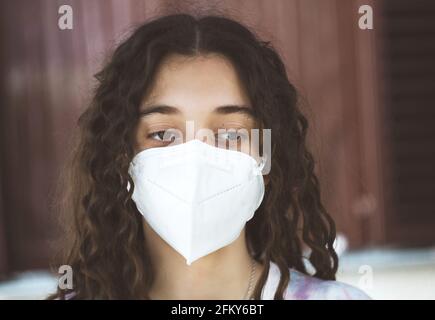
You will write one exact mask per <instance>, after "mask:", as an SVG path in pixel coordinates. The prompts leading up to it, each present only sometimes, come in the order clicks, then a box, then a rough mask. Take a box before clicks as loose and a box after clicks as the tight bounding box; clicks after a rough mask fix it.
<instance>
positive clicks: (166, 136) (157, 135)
mask: <svg viewBox="0 0 435 320" xmlns="http://www.w3.org/2000/svg"><path fill="white" fill-rule="evenodd" d="M148 138H150V139H153V140H156V141H161V142H172V141H174V140H175V138H176V136H175V134H174V133H172V132H170V131H168V130H160V131H156V132H152V133H150V134H149V135H148Z"/></svg>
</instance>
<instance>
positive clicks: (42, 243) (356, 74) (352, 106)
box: [0, 0, 435, 299]
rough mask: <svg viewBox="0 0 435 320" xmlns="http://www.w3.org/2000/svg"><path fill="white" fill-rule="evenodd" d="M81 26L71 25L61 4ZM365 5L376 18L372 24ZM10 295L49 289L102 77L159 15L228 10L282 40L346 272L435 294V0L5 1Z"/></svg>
mask: <svg viewBox="0 0 435 320" xmlns="http://www.w3.org/2000/svg"><path fill="white" fill-rule="evenodd" d="M64 4H68V5H70V6H71V7H72V9H73V29H72V30H68V29H67V30H60V29H59V27H58V20H59V18H60V16H61V14H59V13H58V10H59V7H60V6H61V5H64ZM361 5H370V6H371V7H372V8H373V27H374V28H373V29H371V30H370V29H365V30H363V29H360V28H359V27H358V20H359V18H360V16H361V15H362V14H359V13H358V9H359V7H360V6H361ZM0 6H1V10H0V16H1V17H0V299H40V298H44V297H45V296H46V295H47V294H48V293H50V292H52V291H54V289H55V287H56V285H57V283H56V278H55V274H52V273H50V272H49V266H50V261H51V258H52V256H53V249H52V241H53V240H54V239H55V238H54V235H55V234H56V230H57V228H56V223H57V221H56V212H53V210H52V203H53V192H54V187H55V185H56V181H57V179H58V176H59V173H60V172H61V170H62V164H63V162H64V160H65V157H66V156H67V154H68V152H69V147H68V146H69V141H70V139H71V134H72V132H73V129H74V128H75V125H76V121H77V119H78V116H79V114H80V113H81V112H82V111H83V109H84V108H85V106H86V103H87V101H88V99H89V97H90V94H91V89H92V88H93V86H94V84H95V82H94V80H93V74H94V73H95V72H96V71H97V70H98V69H99V67H101V65H102V63H103V60H104V58H105V57H106V56H107V54H108V53H110V51H111V50H113V49H114V47H115V46H116V44H117V43H118V42H119V41H120V39H123V38H125V37H126V36H127V35H128V33H129V32H130V31H131V30H132V29H133V28H134V27H135V26H137V25H138V24H140V23H142V22H144V21H145V20H146V19H149V18H152V17H156V16H159V15H162V14H167V13H173V12H176V11H180V10H187V11H192V9H194V10H203V11H207V10H211V12H220V13H223V14H229V15H230V16H232V17H233V18H236V19H238V20H239V21H241V22H243V23H245V24H246V25H248V26H249V27H251V28H252V29H253V30H255V31H256V32H257V33H258V34H259V35H260V36H261V37H262V38H263V39H264V40H270V41H271V42H272V43H273V45H274V46H275V47H276V48H277V50H278V51H279V53H280V54H281V55H282V57H283V59H284V61H285V64H286V67H287V70H288V76H289V79H290V80H291V81H292V82H293V83H294V84H295V85H296V86H297V87H298V88H299V90H300V92H301V95H302V96H303V97H304V102H303V106H302V107H303V109H304V111H305V113H306V115H307V116H308V118H309V120H310V121H311V122H310V123H311V128H310V130H311V132H310V137H309V139H310V146H311V149H312V150H313V152H314V153H315V156H316V158H317V160H318V161H317V170H318V174H319V176H320V180H321V185H322V194H323V199H324V202H325V204H326V207H327V209H328V210H329V211H330V213H331V215H332V216H333V217H334V219H335V220H336V223H337V228H338V231H339V237H338V240H337V250H338V251H339V253H340V258H341V260H340V261H341V263H340V268H339V272H338V280H341V281H344V282H347V283H350V284H353V285H356V286H359V287H360V288H362V289H363V290H365V291H366V292H367V293H368V294H369V295H371V296H372V297H373V298H376V299H435V102H434V101H435V1H431V0H408V1H405V0H380V1H373V0H365V1H363V0H361V1H360V0H267V1H266V0H249V1H248V0H243V1H241V0H238V1H228V0H225V1H168V0H130V1H127V0H126V1H117V0H86V1H85V0H76V1H72V0H69V1H67V0H63V1H56V0H18V1H13V0H4V1H2V2H1V4H0Z"/></svg>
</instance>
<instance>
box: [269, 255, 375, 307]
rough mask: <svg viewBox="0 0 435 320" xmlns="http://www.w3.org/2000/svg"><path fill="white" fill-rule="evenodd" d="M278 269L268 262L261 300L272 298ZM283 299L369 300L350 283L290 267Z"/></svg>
mask: <svg viewBox="0 0 435 320" xmlns="http://www.w3.org/2000/svg"><path fill="white" fill-rule="evenodd" d="M280 275H281V273H280V271H279V268H278V266H277V265H276V264H275V263H271V264H270V268H269V275H268V278H267V281H266V284H265V285H264V288H263V292H262V300H273V296H274V295H275V290H276V288H277V287H278V283H279V278H280ZM284 299H285V300H370V299H371V298H370V297H369V296H368V295H367V294H365V293H364V292H363V291H362V290H360V289H357V288H355V287H353V286H351V285H348V284H345V283H342V282H339V281H334V280H322V279H318V278H315V277H312V276H309V275H306V274H303V273H301V272H299V271H297V270H294V269H290V282H289V285H288V286H287V288H286V290H285V291H284Z"/></svg>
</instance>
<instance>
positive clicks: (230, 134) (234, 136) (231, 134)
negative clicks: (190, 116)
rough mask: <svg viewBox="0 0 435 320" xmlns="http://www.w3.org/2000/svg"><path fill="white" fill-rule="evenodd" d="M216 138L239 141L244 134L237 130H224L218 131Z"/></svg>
mask: <svg viewBox="0 0 435 320" xmlns="http://www.w3.org/2000/svg"><path fill="white" fill-rule="evenodd" d="M216 136H217V138H218V139H219V140H226V141H241V140H242V139H244V138H245V136H244V134H241V133H240V132H237V131H226V132H222V133H218V134H217V135H216Z"/></svg>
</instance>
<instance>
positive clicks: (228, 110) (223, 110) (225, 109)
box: [213, 105, 256, 118]
mask: <svg viewBox="0 0 435 320" xmlns="http://www.w3.org/2000/svg"><path fill="white" fill-rule="evenodd" d="M213 112H215V113H217V114H232V113H241V114H244V115H247V116H249V117H252V118H256V116H255V113H254V110H253V109H252V108H250V107H248V106H246V105H226V106H220V107H217V108H216V109H214V111H213Z"/></svg>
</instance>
